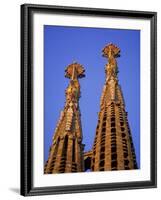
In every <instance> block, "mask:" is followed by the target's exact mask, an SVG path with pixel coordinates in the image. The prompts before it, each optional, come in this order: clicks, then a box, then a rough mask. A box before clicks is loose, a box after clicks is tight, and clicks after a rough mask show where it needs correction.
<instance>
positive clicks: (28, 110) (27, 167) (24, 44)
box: [21, 4, 157, 196]
mask: <svg viewBox="0 0 161 200" xmlns="http://www.w3.org/2000/svg"><path fill="white" fill-rule="evenodd" d="M35 12H39V13H50V14H52V13H59V14H72V15H86V16H104V17H106V16H107V17H108V16H110V17H118V18H127V19H130V18H137V19H149V20H150V23H151V24H150V26H151V27H150V29H151V35H150V37H151V41H150V46H151V74H150V81H151V84H150V87H151V88H150V90H151V97H150V101H151V103H150V104H151V108H150V110H151V116H150V118H151V141H150V148H151V150H150V151H151V157H150V163H151V165H150V172H151V177H150V181H138V182H121V183H119V182H118V183H102V184H88V185H87V184H84V185H71V186H67V185H66V186H54V187H53V186H51V187H39V188H35V187H33V165H32V164H33V156H32V151H33V139H32V136H33V63H32V60H33V51H32V43H33V38H32V26H33V14H34V13H35ZM154 187H157V13H156V12H147V11H146V12H145V11H129V10H110V9H100V8H99V9H97V8H79V7H63V6H49V5H34V4H24V5H21V195H23V196H32V195H49V194H63V193H77V192H101V191H108V190H123V189H140V188H154Z"/></svg>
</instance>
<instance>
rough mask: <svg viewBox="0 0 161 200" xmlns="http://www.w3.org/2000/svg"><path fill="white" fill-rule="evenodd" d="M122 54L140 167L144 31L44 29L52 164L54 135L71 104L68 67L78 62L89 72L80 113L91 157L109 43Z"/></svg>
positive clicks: (46, 109)
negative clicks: (67, 103) (68, 101)
mask: <svg viewBox="0 0 161 200" xmlns="http://www.w3.org/2000/svg"><path fill="white" fill-rule="evenodd" d="M111 42H112V43H114V44H115V45H117V46H118V47H119V48H120V49H121V57H120V58H118V59H117V60H118V68H119V74H118V77H119V83H120V85H121V87H122V90H123V95H124V98H125V104H126V111H127V112H128V119H129V124H130V128H131V131H132V137H133V142H134V146H135V151H136V157H137V163H138V166H140V31H139V30H122V29H120V30H118V29H107V28H80V27H63V26H48V25H45V26H44V159H45V161H46V160H47V158H48V153H49V147H50V145H51V142H52V136H53V132H54V130H55V126H56V124H57V121H58V119H59V116H60V111H61V110H62V109H63V107H64V103H65V89H66V87H67V85H68V83H69V79H67V78H65V77H64V70H65V67H66V66H67V65H68V64H71V63H72V62H73V61H77V62H78V63H80V64H82V65H83V66H84V68H85V70H86V72H85V74H86V77H85V78H82V79H80V84H81V94H82V96H81V98H80V110H81V120H82V129H83V143H84V144H85V151H88V150H90V149H91V147H92V144H93V140H94V136H95V129H96V125H97V120H98V115H97V113H98V112H99V110H100V107H99V103H100V97H101V93H102V89H103V85H104V82H105V72H104V67H105V64H106V63H107V60H106V59H105V58H104V57H102V52H101V51H102V49H103V48H104V46H105V45H106V44H108V43H111Z"/></svg>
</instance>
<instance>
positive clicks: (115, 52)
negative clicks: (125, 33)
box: [102, 43, 120, 78]
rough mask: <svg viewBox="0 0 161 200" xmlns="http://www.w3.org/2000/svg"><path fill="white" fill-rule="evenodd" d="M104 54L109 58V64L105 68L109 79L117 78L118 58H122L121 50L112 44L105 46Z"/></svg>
mask: <svg viewBox="0 0 161 200" xmlns="http://www.w3.org/2000/svg"><path fill="white" fill-rule="evenodd" d="M102 52H103V56H104V57H107V58H108V64H106V68H105V71H106V74H107V76H108V78H110V77H111V76H112V77H115V78H116V77H117V73H118V68H117V61H116V58H117V57H119V56H120V49H119V48H118V47H117V46H116V45H114V44H112V43H110V44H108V45H106V46H105V48H104V49H103V50H102Z"/></svg>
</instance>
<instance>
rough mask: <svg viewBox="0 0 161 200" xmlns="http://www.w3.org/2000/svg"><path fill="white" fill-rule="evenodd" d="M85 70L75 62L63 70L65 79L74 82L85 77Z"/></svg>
mask: <svg viewBox="0 0 161 200" xmlns="http://www.w3.org/2000/svg"><path fill="white" fill-rule="evenodd" d="M84 72H85V69H84V68H83V66H82V65H80V64H79V63H77V62H73V63H72V64H70V65H68V66H67V68H66V69H65V77H67V78H70V79H71V80H75V79H78V78H82V77H85V74H84Z"/></svg>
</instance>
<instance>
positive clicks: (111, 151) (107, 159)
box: [91, 44, 137, 171]
mask: <svg viewBox="0 0 161 200" xmlns="http://www.w3.org/2000/svg"><path fill="white" fill-rule="evenodd" d="M103 56H104V57H107V59H108V63H107V64H106V66H105V72H106V80H105V84H104V87H103V92H102V96H101V101H100V112H99V114H98V123H97V128H96V135H95V140H94V144H93V148H92V159H91V169H92V171H106V170H124V169H136V168H137V163H136V156H135V150H134V145H133V142H132V136H131V131H130V127H129V123H128V119H127V112H126V111H125V103H124V99H123V94H122V91H121V87H120V85H119V83H118V77H117V74H118V66H117V60H116V58H117V57H119V56H120V49H119V48H118V47H117V46H116V45H114V44H108V45H106V46H105V48H104V49H103Z"/></svg>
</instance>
